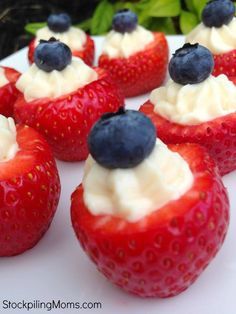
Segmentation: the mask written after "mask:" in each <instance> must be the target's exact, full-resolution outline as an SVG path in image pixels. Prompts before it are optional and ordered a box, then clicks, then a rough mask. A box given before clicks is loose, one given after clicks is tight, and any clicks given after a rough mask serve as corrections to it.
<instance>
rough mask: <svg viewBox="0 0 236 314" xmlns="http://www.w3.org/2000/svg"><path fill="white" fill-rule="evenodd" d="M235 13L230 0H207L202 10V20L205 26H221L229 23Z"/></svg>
mask: <svg viewBox="0 0 236 314" xmlns="http://www.w3.org/2000/svg"><path fill="white" fill-rule="evenodd" d="M234 14H235V6H234V3H233V2H232V1H230V0H212V1H209V2H208V3H207V4H206V6H205V8H204V9H203V11H202V21H203V23H204V24H205V25H206V26H207V27H213V26H214V27H221V26H222V25H224V24H229V22H230V21H232V19H233V17H234Z"/></svg>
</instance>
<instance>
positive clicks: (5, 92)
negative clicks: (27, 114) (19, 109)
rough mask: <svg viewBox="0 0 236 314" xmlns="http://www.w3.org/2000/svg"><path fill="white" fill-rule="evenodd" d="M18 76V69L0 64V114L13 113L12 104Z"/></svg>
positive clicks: (16, 91) (14, 98)
mask: <svg viewBox="0 0 236 314" xmlns="http://www.w3.org/2000/svg"><path fill="white" fill-rule="evenodd" d="M19 76H20V73H19V72H18V71H16V70H14V69H12V68H8V67H3V66H0V114H2V115H4V116H6V117H12V115H13V105H14V103H15V101H16V98H17V95H18V90H17V88H16V87H15V83H16V81H17V79H18V77H19Z"/></svg>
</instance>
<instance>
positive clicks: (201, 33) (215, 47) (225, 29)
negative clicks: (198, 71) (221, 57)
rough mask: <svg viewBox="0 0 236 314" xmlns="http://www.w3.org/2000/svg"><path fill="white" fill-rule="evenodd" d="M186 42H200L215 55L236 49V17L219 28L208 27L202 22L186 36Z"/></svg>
mask: <svg viewBox="0 0 236 314" xmlns="http://www.w3.org/2000/svg"><path fill="white" fill-rule="evenodd" d="M186 42H189V43H191V44H195V43H199V44H200V45H203V46H205V47H207V48H208V49H209V50H210V51H211V52H212V53H213V54H215V55H217V54H221V53H226V52H229V51H231V50H234V49H236V17H234V18H233V20H232V21H231V22H230V23H229V24H228V25H222V26H221V27H219V28H217V27H206V26H205V25H204V24H203V23H201V24H199V25H198V26H196V27H195V28H194V29H193V30H192V31H191V32H190V33H189V34H188V35H187V36H186Z"/></svg>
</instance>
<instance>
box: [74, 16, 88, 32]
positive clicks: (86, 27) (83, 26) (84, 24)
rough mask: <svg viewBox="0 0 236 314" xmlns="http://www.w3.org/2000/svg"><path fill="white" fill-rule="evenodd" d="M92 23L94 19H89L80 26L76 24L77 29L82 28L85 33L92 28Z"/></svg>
mask: <svg viewBox="0 0 236 314" xmlns="http://www.w3.org/2000/svg"><path fill="white" fill-rule="evenodd" d="M91 23H92V19H87V20H84V21H83V22H81V23H79V24H76V25H75V27H78V28H81V29H83V30H84V31H89V30H90V27H91Z"/></svg>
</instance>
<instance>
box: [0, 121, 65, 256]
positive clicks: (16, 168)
mask: <svg viewBox="0 0 236 314" xmlns="http://www.w3.org/2000/svg"><path fill="white" fill-rule="evenodd" d="M0 138H1V141H0V187H1V188H0V194H1V197H0V231H1V232H0V256H1V257H2V256H12V255H16V254H20V253H23V252H24V251H26V250H28V249H30V248H32V247H33V246H34V245H35V244H36V243H37V242H38V241H39V240H40V239H41V238H42V236H43V235H44V233H45V232H46V231H47V229H48V228H49V226H50V224H51V221H52V219H53V216H54V214H55V211H56V208H57V204H58V201H59V196H60V180H59V176H58V172H57V167H56V163H55V160H54V158H53V154H52V152H51V149H50V147H49V146H48V144H47V142H46V141H45V140H44V138H43V137H42V136H41V135H40V134H39V133H38V132H36V131H35V130H34V129H32V128H30V127H28V126H25V125H17V126H15V122H14V120H13V119H12V118H6V117H4V116H3V115H0Z"/></svg>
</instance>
